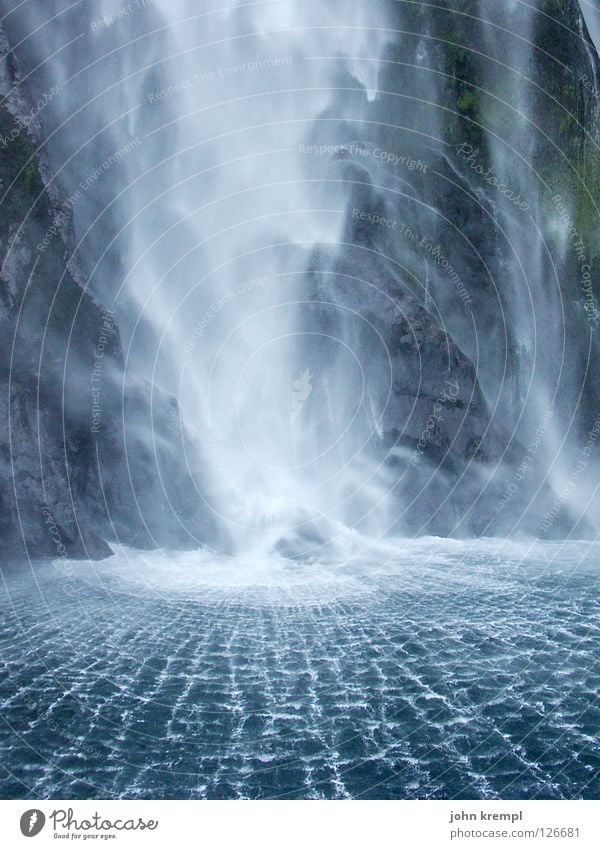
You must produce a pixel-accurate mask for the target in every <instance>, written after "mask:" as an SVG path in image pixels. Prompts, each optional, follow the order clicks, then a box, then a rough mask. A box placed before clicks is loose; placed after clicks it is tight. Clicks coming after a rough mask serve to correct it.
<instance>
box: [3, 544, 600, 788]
mask: <svg viewBox="0 0 600 849" xmlns="http://www.w3.org/2000/svg"><path fill="white" fill-rule="evenodd" d="M599 574H600V545H598V544H595V545H589V544H586V543H566V544H545V543H544V544H542V543H535V544H529V543H513V542H511V543H508V542H498V541H479V542H456V541H449V540H438V539H427V540H419V541H410V542H404V541H399V540H398V541H392V542H390V543H389V544H387V545H386V546H379V547H377V548H373V549H367V550H363V551H356V552H354V554H353V555H352V554H351V553H347V555H346V556H345V557H344V558H341V559H340V561H339V562H335V561H334V560H332V561H331V562H327V563H318V562H312V563H308V564H306V563H304V564H302V563H296V562H292V561H286V560H278V561H276V560H273V561H265V562H263V563H252V562H247V563H245V562H243V561H240V560H236V561H231V560H226V559H224V558H218V557H216V556H213V555H209V554H198V553H186V554H173V555H167V554H165V553H159V552H152V553H149V552H137V551H133V550H131V549H124V548H123V549H119V550H118V552H117V556H115V557H114V558H111V559H110V560H108V561H104V562H102V563H96V564H90V563H81V562H79V563H70V562H68V561H64V560H58V561H54V562H40V563H37V564H35V565H34V566H33V568H32V567H30V566H29V565H28V564H20V565H17V564H15V565H14V566H11V567H9V568H6V567H5V568H4V570H3V583H2V589H1V594H2V598H1V601H0V604H1V609H2V611H3V615H2V626H1V630H0V674H1V678H0V706H1V708H0V715H1V718H2V722H1V723H0V764H1V766H0V795H1V796H2V797H3V798H23V797H25V798H27V797H29V798H81V799H83V798H122V797H124V798H140V799H144V798H181V799H188V798H327V799H329V798H364V799H375V798H377V799H388V798H410V799H424V798H481V799H495V798H544V799H558V798H572V797H582V798H599V797H600V743H599V740H598V732H599V729H600V704H599V697H598V694H599V691H600V652H599V648H600V619H599V608H598V576H599Z"/></svg>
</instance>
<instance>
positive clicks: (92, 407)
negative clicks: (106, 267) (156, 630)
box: [0, 33, 213, 558]
mask: <svg viewBox="0 0 600 849" xmlns="http://www.w3.org/2000/svg"><path fill="white" fill-rule="evenodd" d="M0 50H1V51H2V58H1V60H0V94H2V96H3V97H4V98H5V100H4V101H3V107H2V108H0V136H1V139H2V142H1V143H0V186H1V187H2V192H3V194H4V198H3V201H2V217H1V218H0V279H1V282H2V286H1V288H0V444H1V445H2V450H1V451H0V556H4V557H7V558H8V557H14V556H20V555H23V554H25V555H29V556H41V555H47V556H66V555H69V556H75V557H90V558H102V557H106V556H108V555H110V554H111V549H110V545H109V543H108V542H107V540H119V541H121V542H124V543H130V544H133V545H139V546H141V547H147V548H150V547H156V546H161V545H171V546H174V547H190V546H197V545H200V544H201V543H202V542H206V541H209V540H210V539H211V533H212V532H213V529H212V526H211V524H210V522H209V521H207V519H206V517H205V516H204V515H203V512H202V508H203V504H202V501H201V499H199V498H198V497H197V494H196V490H197V487H198V486H199V476H198V470H197V469H196V470H194V469H192V470H191V471H190V470H189V469H188V464H187V462H186V458H185V448H186V447H187V450H188V452H189V456H192V457H194V456H197V455H198V449H197V446H192V445H191V444H190V440H189V436H188V435H187V433H185V430H182V428H181V426H179V430H178V432H176V433H174V432H173V427H172V422H173V421H177V422H178V421H179V415H178V411H177V405H176V402H175V401H174V399H172V398H170V397H169V396H168V395H166V394H164V393H160V392H157V391H155V392H154V394H152V392H151V387H150V386H149V385H147V384H144V383H143V382H141V381H136V380H135V378H134V377H131V376H127V377H126V378H124V376H123V374H124V369H123V358H122V352H121V345H120V339H119V332H118V328H117V324H116V320H115V317H114V313H113V312H111V311H110V310H107V309H106V308H105V307H104V306H103V305H101V304H100V303H99V302H98V301H97V300H96V298H95V297H94V296H93V295H92V294H91V292H90V291H89V290H87V288H86V281H85V278H84V277H83V275H82V273H81V271H80V268H79V264H78V261H77V257H76V255H75V254H73V252H72V235H71V229H70V224H71V221H70V218H71V214H70V213H71V204H70V201H69V199H68V198H65V197H63V196H61V194H60V192H59V190H58V189H57V188H56V187H55V186H54V185H53V184H52V183H51V182H50V180H51V176H50V171H49V167H48V163H47V161H46V158H45V154H44V151H43V149H39V144H40V141H41V138H42V135H41V126H40V124H39V121H38V120H33V119H32V120H29V118H30V116H31V115H33V114H34V112H35V104H34V103H32V101H31V100H30V98H29V96H28V94H27V89H26V87H25V86H23V84H21V83H20V77H19V73H18V69H17V68H16V65H15V62H14V59H13V58H12V56H11V54H8V53H7V51H8V45H7V44H6V40H5V39H4V38H3V36H2V34H1V33H0ZM124 381H125V386H123V382H124ZM124 397H125V398H127V401H126V402H124V401H123V398H124ZM123 403H126V404H128V405H129V406H130V407H131V405H135V407H136V411H137V415H136V421H137V423H138V424H137V426H136V428H135V429H134V430H131V431H130V432H128V433H123V430H122V424H121V422H122V420H123ZM149 433H151V434H152V438H151V439H150V440H148V439H147V436H148V434H149ZM148 446H150V447H148ZM167 470H168V474H167ZM161 472H162V474H161ZM192 475H194V477H193V478H192V477H191V476H192Z"/></svg>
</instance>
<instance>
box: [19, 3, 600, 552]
mask: <svg viewBox="0 0 600 849" xmlns="http://www.w3.org/2000/svg"><path fill="white" fill-rule="evenodd" d="M582 6H583V7H586V8H584V14H585V16H586V19H588V26H589V27H590V31H591V33H592V37H594V32H595V29H594V25H593V21H592V22H591V21H590V15H591V13H590V12H589V9H587V6H588V4H585V3H583V4H582ZM36 7H37V9H36ZM474 7H476V14H473V15H465V14H463V13H462V12H461V11H460V10H459V9H457V8H454V5H453V4H452V3H445V4H444V3H443V4H441V5H440V6H439V7H438V6H435V7H429V6H427V5H425V6H419V5H418V4H397V3H392V2H387V1H386V0H376V2H370V0H369V2H367V0H357V2H353V3H351V4H348V3H344V2H342V0H328V2H326V3H324V2H322V0H303V1H302V0H260V2H249V3H248V2H241V0H228V2H225V3H220V4H216V3H215V4H210V3H209V4H202V7H201V8H200V9H199V8H198V5H197V4H195V3H193V2H191V0H176V2H168V0H131V2H130V3H128V4H124V3H123V2H122V0H102V2H101V3H91V2H89V3H88V2H81V3H76V4H74V5H73V6H70V7H68V8H67V7H65V6H64V4H63V3H62V2H60V0H52V2H47V3H45V4H44V13H43V23H42V24H41V25H40V24H39V22H38V17H39V4H36V3H29V4H21V5H19V6H18V7H16V8H14V9H12V10H10V11H8V12H7V14H6V15H5V18H4V25H5V27H6V28H7V30H8V32H9V34H10V36H11V40H12V42H13V43H14V44H17V45H18V47H17V53H18V56H19V59H20V61H21V63H22V65H23V68H24V70H25V72H26V73H25V76H26V79H27V81H28V82H29V83H30V85H31V87H32V89H33V90H34V92H35V93H36V94H41V93H43V92H44V91H47V90H50V88H51V86H55V87H56V89H57V91H58V96H57V97H55V98H53V99H52V101H51V102H49V103H48V105H47V106H46V108H45V110H44V114H43V116H42V117H43V124H44V130H45V134H46V138H47V147H48V152H49V156H50V163H51V165H52V167H53V171H54V173H55V174H56V181H57V183H59V184H60V186H61V187H62V189H63V190H64V192H65V193H66V195H67V196H69V197H70V198H72V203H71V206H72V208H73V223H74V228H75V235H76V240H77V242H78V248H79V253H80V255H81V257H82V261H83V263H84V265H85V270H86V272H87V275H88V279H89V287H90V289H91V290H92V291H93V292H94V294H95V296H97V297H98V299H99V300H100V301H101V302H102V303H104V304H105V305H106V306H107V307H110V308H111V309H114V310H115V314H116V321H117V323H118V327H119V330H120V333H121V341H122V345H123V351H124V357H125V371H126V373H132V374H135V375H141V376H142V377H144V378H145V379H146V380H147V381H148V384H147V385H148V386H149V387H150V390H149V394H150V401H151V402H152V398H153V397H154V392H155V391H156V392H158V391H164V392H167V393H169V394H170V395H172V396H174V397H175V398H176V399H177V408H176V411H175V412H174V413H173V415H174V417H175V419H176V420H177V421H176V422H175V423H174V424H175V427H174V431H173V432H174V433H178V432H179V430H178V428H180V427H181V425H183V426H184V427H185V430H186V432H189V433H191V434H192V435H193V437H194V444H195V446H196V448H195V449H194V456H187V454H186V455H185V462H186V463H187V466H188V469H189V475H190V477H189V486H190V487H191V488H192V489H195V490H196V491H197V498H198V499H199V500H200V501H202V502H204V505H205V509H206V511H207V512H208V513H210V514H211V515H212V516H214V517H215V519H216V520H217V521H218V522H219V523H221V524H222V525H223V527H225V528H226V533H227V534H228V536H229V538H230V540H231V549H232V550H234V551H236V552H240V551H245V552H248V551H255V550H256V551H258V552H264V551H272V550H274V549H276V550H278V551H280V552H285V553H289V554H294V553H295V552H297V551H298V550H299V549H301V550H302V554H307V553H310V551H312V549H313V548H314V547H315V546H317V547H320V548H321V549H323V547H324V546H326V543H327V541H328V540H331V539H335V540H338V539H343V540H345V543H344V544H346V543H348V544H349V545H350V547H351V546H352V544H353V540H354V534H355V532H356V529H360V530H361V532H366V533H367V534H368V535H369V536H371V537H378V536H379V535H381V534H383V533H386V532H388V531H391V532H393V533H396V532H403V533H406V532H409V533H410V532H412V531H413V530H415V532H422V530H423V528H426V529H428V530H429V531H432V530H433V531H435V532H436V533H454V532H456V533H463V532H467V531H468V532H473V531H475V532H480V531H482V530H483V531H486V532H487V530H488V525H489V522H488V521H487V520H484V519H477V520H472V519H470V518H469V519H468V520H465V521H466V525H465V526H464V527H460V529H459V530H458V531H456V530H455V528H456V522H459V523H460V521H461V519H460V516H461V512H462V511H463V509H464V510H466V511H467V512H468V510H467V508H469V509H470V508H471V507H472V505H473V504H474V503H475V502H476V501H477V500H478V499H479V498H480V497H483V498H484V499H490V501H489V502H488V501H485V500H484V501H483V502H482V504H483V507H481V509H478V510H475V513H477V514H478V515H479V514H481V513H485V512H486V511H489V510H490V509H491V508H492V507H493V505H494V504H495V503H496V502H497V501H498V499H499V497H500V496H499V493H498V491H497V490H493V487H494V486H495V487H499V488H500V490H499V492H500V493H501V492H502V491H503V489H504V488H505V487H506V486H507V485H509V481H510V480H511V477H510V476H511V474H513V470H512V468H511V465H510V464H511V463H514V462H518V455H519V452H522V450H523V446H527V445H528V444H529V442H530V441H531V440H532V439H533V438H534V436H535V434H536V432H538V431H539V429H540V422H542V421H543V422H544V426H543V429H544V439H543V445H541V446H540V447H539V450H538V449H536V464H537V465H539V466H540V469H539V470H538V471H539V475H538V478H536V481H537V482H538V483H539V488H540V489H541V488H542V487H543V486H547V485H548V484H550V485H551V486H552V487H554V489H555V490H556V489H558V490H560V489H561V487H562V486H563V484H564V481H565V479H566V478H568V476H569V469H570V467H571V466H572V465H573V463H574V462H576V460H577V456H578V451H579V450H580V440H581V438H582V436H585V435H586V428H587V427H588V425H589V426H590V427H591V426H592V425H593V423H594V422H593V421H592V422H589V421H588V418H589V416H587V413H586V415H583V414H582V411H581V409H580V407H578V405H579V404H580V399H581V395H582V391H583V389H582V386H583V385H584V384H585V386H586V387H587V388H586V389H585V392H588V393H589V392H591V391H592V390H591V389H590V388H589V386H588V384H587V383H586V381H588V382H589V380H590V379H591V378H589V377H588V376H587V373H588V371H589V352H588V351H587V350H586V349H585V340H583V341H582V340H581V339H578V340H577V342H576V343H574V342H573V338H574V336H576V335H578V334H579V331H582V330H585V331H586V333H587V331H588V330H589V332H591V330H590V324H589V322H588V323H587V324H586V321H585V319H586V316H585V314H584V313H583V312H582V310H581V307H580V305H577V304H576V303H575V301H576V295H575V294H573V292H572V291H569V292H568V293H567V294H566V291H567V289H566V287H565V284H564V283H563V279H564V278H566V277H568V276H569V275H570V276H571V277H573V244H572V240H571V239H570V238H569V237H568V236H567V235H565V227H564V220H565V215H568V213H569V210H571V207H572V203H571V202H572V201H573V197H574V193H575V190H574V193H573V195H572V196H568V193H567V192H566V190H565V189H563V195H564V198H563V200H564V203H565V207H564V208H565V210H566V212H564V214H562V213H561V212H560V209H559V208H558V207H557V206H556V205H555V206H554V207H553V206H552V201H551V197H552V193H551V190H550V184H549V182H548V180H547V179H546V177H544V176H543V174H542V171H543V169H542V168H541V167H540V163H541V160H543V158H544V156H545V155H546V153H547V151H548V150H550V148H551V145H552V144H553V143H554V142H553V139H552V138H551V137H550V135H549V134H547V133H546V132H545V130H544V110H548V108H549V105H550V106H552V102H551V98H550V94H549V93H548V92H545V93H544V94H542V86H541V85H540V79H541V77H540V74H543V72H544V68H545V67H546V66H545V65H544V63H548V62H551V61H552V62H554V61H555V60H553V59H552V57H550V58H548V53H547V51H546V52H545V51H543V50H542V49H541V48H540V47H539V45H538V44H537V41H536V39H538V40H539V32H540V26H541V24H540V21H542V23H543V22H544V20H543V19H546V20H547V19H548V16H547V15H542V13H541V11H540V9H539V8H537V7H536V4H524V3H520V2H517V0H515V2H511V3H509V4H505V5H503V6H501V7H499V6H498V4H496V3H493V2H490V0H478V2H477V3H476V4H474ZM573 8H576V7H575V5H574V4H573ZM591 18H593V15H591ZM461 28H462V29H461ZM469 40H471V41H469ZM475 43H476V45H477V49H474V46H475ZM585 49H586V50H587V51H588V52H587V54H586V55H587V60H586V61H588V62H591V63H592V67H593V72H594V73H595V72H596V68H595V66H593V61H592V60H593V57H590V49H589V45H586V47H585ZM559 64H560V63H558V62H557V61H556V62H555V65H552V67H553V68H554V67H558V65H559ZM540 69H541V70H540ZM561 73H562V71H561ZM544 98H545V99H544ZM554 147H557V146H556V145H554ZM557 149H558V148H557ZM564 160H565V163H566V161H567V159H566V157H564ZM561 167H562V166H561ZM570 167H571V166H570V165H568V164H565V165H564V171H565V173H570V172H569V168H570ZM480 168H481V169H483V170H479V169H480ZM485 169H487V172H486V171H485ZM561 173H562V172H561ZM482 174H484V175H487V176H484V177H483V178H482ZM490 174H491V175H493V176H492V177H489V175H490ZM493 181H495V182H493ZM498 185H501V186H502V189H499V188H498ZM506 187H507V188H506ZM554 193H555V194H559V192H558V190H557V189H556V188H555V189H554ZM573 203H574V201H573ZM572 214H574V213H572ZM456 222H458V223H456ZM569 285H571V284H569ZM572 288H573V290H576V289H577V284H576V283H573V285H572ZM415 328H416V329H415ZM581 335H585V334H583V333H582V334H581ZM590 345H591V348H590V350H591V349H593V348H594V346H595V345H596V341H595V338H594V339H593V340H592V342H590ZM568 347H570V354H569V355H566V354H565V352H566V350H567V348H568ZM575 348H576V349H577V350H575ZM444 351H445V352H446V353H445V354H444ZM444 356H445V357H446V359H444ZM411 357H412V358H413V360H411ZM586 358H587V359H586ZM586 364H587V365H586ZM586 369H587V370H586ZM584 372H585V376H582V375H583V374H584ZM444 379H446V382H447V383H448V382H449V383H448V385H450V386H452V387H455V386H456V387H457V388H456V394H452V396H451V397H449V396H448V394H447V393H448V390H447V388H446V389H444ZM459 384H460V388H458V387H459ZM459 392H460V394H459ZM423 393H424V394H423ZM453 393H454V389H453ZM441 407H444V409H445V410H446V412H445V413H444V416H441V415H437V417H436V416H434V415H433V414H434V412H435V411H436V409H438V408H441ZM463 410H466V411H467V412H466V413H461V411H463ZM438 412H439V409H438ZM550 413H551V414H550ZM432 416H433V418H434V419H435V421H434V424H433V425H432V426H431V427H430V423H431V420H432ZM461 416H462V418H461ZM436 422H437V424H436ZM442 423H443V424H442ZM124 427H125V430H127V429H130V430H131V431H137V432H138V434H139V430H140V428H141V425H140V424H139V422H137V421H136V419H135V416H132V417H131V420H126V421H125V422H124ZM588 430H589V428H588ZM140 438H142V439H143V440H145V441H146V442H147V444H148V446H149V447H151V446H152V445H153V443H154V442H155V441H156V440H160V439H164V435H162V434H158V433H156V432H154V429H152V430H151V432H146V431H144V433H143V434H142V435H141V437H140ZM486 439H487V440H488V442H489V443H490V444H489V445H487V444H486V446H485V448H482V445H483V443H484V441H485V440H486ZM188 450H189V448H188V447H187V446H186V445H185V444H184V443H183V442H182V444H181V446H180V451H181V453H182V454H184V453H185V452H188ZM411 452H412V453H411ZM449 452H450V453H451V454H452V456H451V457H450V460H448V455H449ZM452 452H454V453H452ZM473 458H475V459H477V460H481V461H482V462H484V463H487V464H488V466H487V467H485V468H483V467H482V466H481V467H480V466H476V467H475V468H474V469H473V468H471V460H472V459H473ZM198 468H200V469H201V470H202V480H200V479H199V477H198V476H197V474H196V470H197V469H198ZM454 478H457V479H458V484H457V483H456V482H455V480H454ZM459 484H460V486H463V487H464V489H463V490H461V489H460V486H459ZM535 485H536V486H537V483H536V484H535ZM457 486H458V489H457ZM532 486H533V484H532ZM434 490H435V491H434ZM424 493H425V494H424ZM481 493H484V495H483V496H481ZM490 493H491V494H490ZM524 497H525V496H524ZM527 498H529V496H527ZM419 499H421V500H419ZM411 509H412V513H410V511H411ZM518 509H519V510H522V509H524V510H528V509H529V508H528V507H523V506H521V507H519V508H518ZM543 509H544V508H542V510H543ZM581 509H582V510H583V509H584V508H583V507H581ZM586 510H587V508H586ZM406 511H408V513H407V515H408V516H409V518H407V519H406V521H405V522H404V524H403V521H404V520H403V518H402V517H404V515H405V512H406ZM584 512H585V511H584ZM421 513H425V514H432V515H433V516H434V523H433V524H432V525H428V524H427V522H425V525H423V527H422V526H421V520H420V518H419V516H420V515H421ZM436 516H443V518H440V520H439V522H438V520H437V519H435V517H436ZM536 523H537V525H536ZM532 527H533V532H537V529H538V527H539V522H538V520H537V519H536V520H535V521H534V522H533V525H532ZM507 528H508V530H507V531H506V532H510V527H509V526H507Z"/></svg>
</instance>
